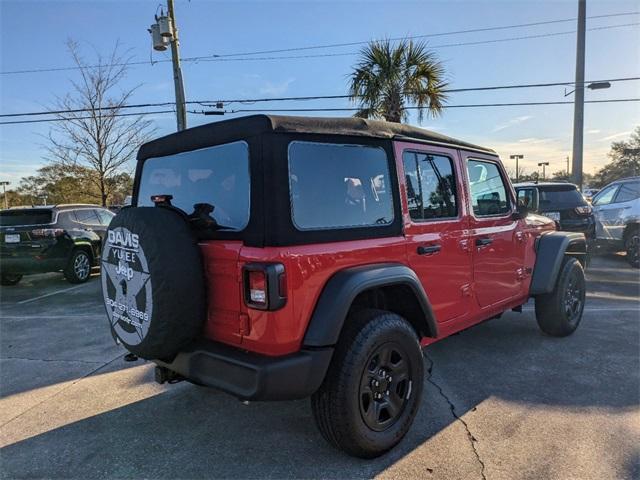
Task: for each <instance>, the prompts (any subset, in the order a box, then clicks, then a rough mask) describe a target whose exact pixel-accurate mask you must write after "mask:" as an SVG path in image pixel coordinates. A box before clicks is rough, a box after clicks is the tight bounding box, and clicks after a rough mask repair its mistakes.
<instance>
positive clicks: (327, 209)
mask: <svg viewBox="0 0 640 480" xmlns="http://www.w3.org/2000/svg"><path fill="white" fill-rule="evenodd" d="M289 189H290V194H291V216H292V219H293V223H294V225H295V226H296V228H297V229H298V230H321V229H333V228H358V227H371V226H384V225H389V224H391V223H392V222H393V196H392V191H391V183H390V173H389V160H388V158H387V154H386V153H385V151H384V150H383V149H382V148H378V147H368V146H363V145H339V144H329V143H313V142H291V144H290V145H289Z"/></svg>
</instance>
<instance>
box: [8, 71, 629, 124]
mask: <svg viewBox="0 0 640 480" xmlns="http://www.w3.org/2000/svg"><path fill="white" fill-rule="evenodd" d="M633 80H640V77H625V78H609V79H604V80H591V81H588V82H585V84H589V83H601V82H610V83H615V82H626V81H633ZM574 85H575V82H547V83H524V84H516V85H492V86H487V87H468V88H451V89H445V90H444V92H446V93H461V92H479V91H491V90H507V89H516V88H541V87H557V86H574ZM345 98H351V95H309V96H301V97H270V98H266V97H265V98H242V99H229V100H191V101H188V102H185V103H187V104H190V105H196V104H197V105H202V106H205V107H210V106H213V105H214V104H217V103H222V104H231V103H246V104H250V103H262V102H287V101H309V100H337V99H345ZM170 105H174V102H160V103H138V104H128V105H114V106H106V107H102V108H98V109H92V108H77V109H69V110H50V111H46V110H45V111H40V112H24V113H4V114H0V118H3V117H4V118H7V117H28V116H39V115H60V114H67V113H82V112H91V111H94V110H100V111H103V110H104V111H109V110H119V109H127V108H149V107H166V106H170Z"/></svg>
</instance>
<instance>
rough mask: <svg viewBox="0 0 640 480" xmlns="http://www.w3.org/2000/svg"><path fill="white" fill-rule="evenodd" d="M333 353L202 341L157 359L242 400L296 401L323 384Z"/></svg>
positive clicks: (165, 365)
mask: <svg viewBox="0 0 640 480" xmlns="http://www.w3.org/2000/svg"><path fill="white" fill-rule="evenodd" d="M332 354H333V348H321V349H320V348H319V349H313V350H311V349H310V350H301V351H299V352H297V353H294V354H291V355H286V356H282V357H267V356H264V355H258V354H255V353H251V352H245V351H243V350H238V349H236V348H232V347H228V346H226V345H223V344H220V343H216V342H210V341H201V342H197V343H195V344H193V345H192V346H191V347H190V348H188V349H187V350H186V351H184V352H180V353H179V354H178V355H177V356H176V358H175V359H174V360H173V361H172V362H165V361H162V360H154V362H155V363H156V364H157V365H159V366H160V367H164V368H167V369H168V370H170V371H172V372H175V373H177V374H179V375H181V376H183V377H184V378H186V379H188V380H190V381H193V382H195V383H198V384H202V385H205V386H209V387H214V388H217V389H220V390H223V391H225V392H227V393H230V394H232V395H234V396H236V397H238V398H240V399H242V400H293V399H299V398H305V397H308V396H310V395H311V394H313V393H314V392H315V391H316V390H317V389H318V388H319V387H320V384H321V383H322V381H323V380H324V376H325V374H326V372H327V368H328V367H329V362H330V361H331V356H332Z"/></svg>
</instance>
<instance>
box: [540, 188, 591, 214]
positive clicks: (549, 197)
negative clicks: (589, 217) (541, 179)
mask: <svg viewBox="0 0 640 480" xmlns="http://www.w3.org/2000/svg"><path fill="white" fill-rule="evenodd" d="M538 191H539V195H540V200H539V205H540V210H550V209H554V208H573V207H577V206H579V205H586V200H585V199H584V197H583V196H582V194H581V193H580V192H579V191H578V190H577V189H576V187H575V186H573V185H560V186H557V187H556V186H553V187H539V188H538Z"/></svg>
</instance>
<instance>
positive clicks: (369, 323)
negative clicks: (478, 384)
mask: <svg viewBox="0 0 640 480" xmlns="http://www.w3.org/2000/svg"><path fill="white" fill-rule="evenodd" d="M423 375H424V367H423V359H422V351H421V349H420V343H419V341H418V338H417V336H416V334H415V332H414V330H413V328H412V327H411V325H410V324H409V323H408V322H407V321H406V320H405V319H403V318H402V317H400V316H399V315H396V314H394V313H390V312H385V311H382V310H362V311H360V312H356V313H355V314H352V315H350V316H349V318H348V319H347V320H346V322H345V326H344V329H343V331H342V333H341V335H340V340H339V342H338V345H337V347H336V351H335V353H334V355H333V358H332V360H331V365H330V366H329V370H328V372H327V375H326V377H325V379H324V382H323V383H322V385H321V387H320V389H319V390H318V391H317V392H316V393H314V394H313V396H312V397H311V407H312V410H313V415H314V419H315V421H316V425H317V426H318V428H319V430H320V432H321V433H322V436H323V437H324V438H325V439H326V440H327V441H328V442H329V443H330V444H332V445H334V446H335V447H337V448H340V449H342V450H344V451H345V452H346V453H348V454H349V455H353V456H356V457H360V458H373V457H377V456H379V455H382V454H383V453H385V452H387V451H388V450H390V449H391V448H393V447H394V446H395V445H396V444H397V443H398V442H400V440H402V438H403V437H404V436H405V434H406V433H407V431H408V430H409V428H410V427H411V424H412V423H413V419H414V418H415V415H416V413H417V411H418V407H419V405H420V397H421V396H422V388H423Z"/></svg>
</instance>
